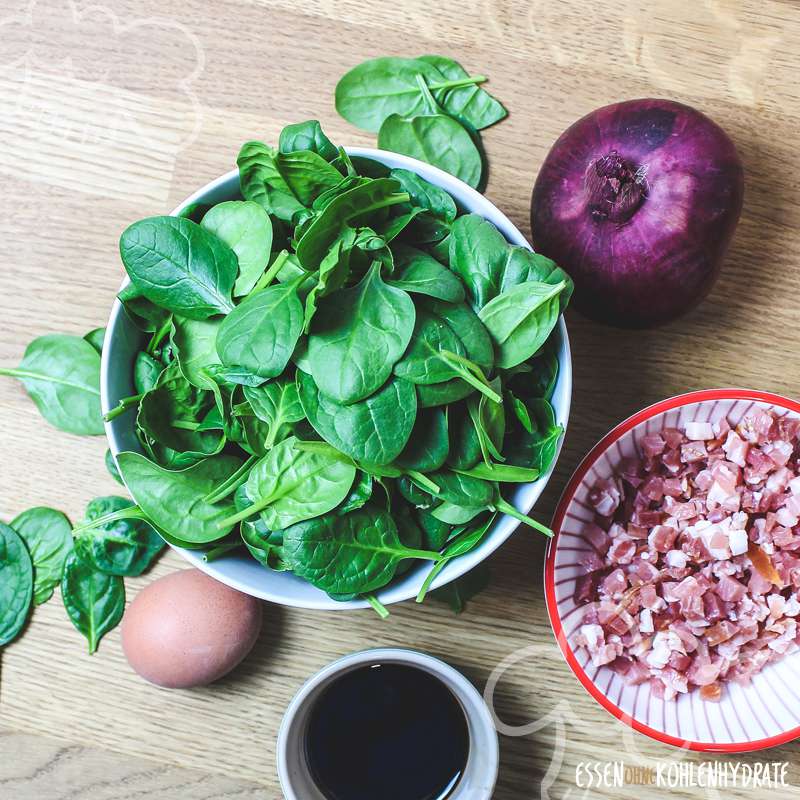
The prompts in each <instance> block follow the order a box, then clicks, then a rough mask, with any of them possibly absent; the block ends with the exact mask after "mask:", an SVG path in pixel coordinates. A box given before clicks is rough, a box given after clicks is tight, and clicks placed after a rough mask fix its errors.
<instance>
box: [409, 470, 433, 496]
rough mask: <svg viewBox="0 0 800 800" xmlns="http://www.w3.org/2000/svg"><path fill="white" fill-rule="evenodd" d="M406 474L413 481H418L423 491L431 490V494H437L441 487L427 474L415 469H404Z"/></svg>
mask: <svg viewBox="0 0 800 800" xmlns="http://www.w3.org/2000/svg"><path fill="white" fill-rule="evenodd" d="M406 475H408V477H409V478H411V480H412V481H414V483H418V484H419V485H420V486H421V487H422V488H423V489H425V491H427V492H431V494H439V492H440V491H441V489H440V488H439V487H438V486H437V485H436V484H435V483H434V482H433V481H432V480H431V479H430V478H429V477H428V476H427V475H423V474H422V473H421V472H417V470H415V469H409V470H407V471H406Z"/></svg>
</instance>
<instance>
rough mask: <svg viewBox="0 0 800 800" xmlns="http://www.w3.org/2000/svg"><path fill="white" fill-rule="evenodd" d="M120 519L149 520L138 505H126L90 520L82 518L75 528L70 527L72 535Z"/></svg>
mask: <svg viewBox="0 0 800 800" xmlns="http://www.w3.org/2000/svg"><path fill="white" fill-rule="evenodd" d="M121 519H143V520H145V522H149V521H150V520H148V519H147V515H146V514H145V513H144V511H142V509H141V508H140V507H139V506H128V507H127V508H121V509H120V510H119V511H110V512H109V513H108V514H103V515H102V516H100V517H95V519H92V520H84V521H83V523H82V524H80V525H78V527H77V528H73V529H72V535H73V536H78V535H80V534H81V533H83V532H84V531H91V530H93V529H94V528H99V527H100V526H102V525H105V524H106V523H107V522H117V521H118V520H121Z"/></svg>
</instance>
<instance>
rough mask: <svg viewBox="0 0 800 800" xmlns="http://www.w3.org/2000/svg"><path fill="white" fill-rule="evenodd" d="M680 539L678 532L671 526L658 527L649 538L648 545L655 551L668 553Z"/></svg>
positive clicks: (651, 532)
mask: <svg viewBox="0 0 800 800" xmlns="http://www.w3.org/2000/svg"><path fill="white" fill-rule="evenodd" d="M677 538H678V531H677V530H675V528H671V527H670V526H669V525H656V526H655V527H654V528H653V529H652V530H651V531H650V535H649V536H648V537H647V543H648V544H649V545H650V547H651V548H652V549H653V550H656V551H658V552H659V553H666V552H667V551H668V550H670V549H671V548H672V546H673V545H674V544H675V540H676V539H677Z"/></svg>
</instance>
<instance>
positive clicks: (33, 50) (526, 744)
mask: <svg viewBox="0 0 800 800" xmlns="http://www.w3.org/2000/svg"><path fill="white" fill-rule="evenodd" d="M0 42H2V46H1V47H0V175H2V195H3V206H2V213H0V265H2V266H1V267H0V364H3V365H11V364H16V363H17V361H18V360H19V358H20V357H21V355H22V352H23V350H24V347H25V345H26V344H27V342H29V341H30V340H31V339H32V338H34V337H35V336H37V335H39V334H42V333H47V332H53V331H63V332H68V333H84V332H85V331H87V330H89V329H90V328H93V327H95V326H97V325H100V324H103V323H104V321H105V320H106V318H107V316H108V312H109V308H110V305H111V303H112V300H113V297H114V293H115V291H116V289H117V287H118V285H119V283H120V281H121V278H122V274H123V270H122V267H121V265H120V263H119V258H118V254H117V240H118V237H119V234H120V232H121V231H122V229H123V228H124V227H125V226H126V225H127V224H128V223H129V222H131V221H132V220H134V219H137V218H139V217H142V216H145V215H149V214H157V213H165V212H168V211H169V210H170V209H171V208H172V207H174V206H175V205H176V204H177V203H178V201H180V200H181V199H182V198H183V197H185V196H187V195H188V194H190V193H191V192H192V191H194V190H195V189H196V188H197V187H199V186H201V185H203V184H204V183H206V182H207V181H209V180H210V179H212V178H214V177H216V176H217V175H219V174H221V173H222V172H224V171H227V170H229V169H230V168H231V167H232V166H233V164H234V161H235V156H236V152H237V150H238V147H239V145H240V143H241V142H243V141H245V140H246V139H249V138H262V139H264V140H266V141H276V139H277V135H278V132H279V131H280V129H281V128H282V127H283V125H284V124H286V123H288V122H294V121H298V120H302V119H306V118H309V117H316V118H319V119H320V120H321V121H322V123H323V125H324V127H325V130H326V131H327V132H328V133H329V135H330V136H331V138H333V139H334V140H335V141H337V142H341V143H346V144H353V145H355V144H372V143H373V142H374V138H373V137H372V136H370V135H367V134H364V133H362V132H360V131H357V130H355V129H353V128H352V127H350V126H349V125H348V124H347V123H345V122H344V121H343V120H341V119H339V118H338V117H337V115H336V113H335V111H334V108H333V89H334V86H335V84H336V81H337V79H338V78H339V77H340V76H341V74H343V73H344V72H345V71H346V70H347V69H348V68H350V67H351V66H353V65H355V64H356V63H358V62H360V61H361V60H363V59H365V58H368V57H372V56H377V55H383V54H405V55H417V54H421V53H423V52H437V53H443V54H447V55H450V56H453V57H455V58H457V59H458V60H459V61H461V62H463V63H464V65H465V66H467V68H469V69H472V70H473V71H478V70H479V71H481V72H484V73H485V74H487V75H489V76H490V79H491V89H492V91H493V92H494V93H495V94H496V95H497V96H498V97H499V98H501V99H502V100H503V102H504V103H505V105H506V106H507V107H508V108H509V109H510V110H511V116H510V117H509V118H508V120H506V121H505V122H503V123H502V124H500V125H498V126H496V127H494V128H492V129H490V130H488V131H487V132H486V133H485V137H484V141H485V144H486V149H487V151H488V155H489V159H490V163H491V175H490V181H489V186H488V191H487V194H488V196H489V198H490V199H491V200H492V201H493V202H495V203H496V204H497V205H499V207H500V208H501V209H503V210H504V211H505V212H506V213H507V214H508V215H509V216H510V217H511V219H512V220H513V221H514V222H515V223H516V224H517V225H518V226H519V227H520V228H521V229H522V230H523V231H528V230H529V224H528V201H529V195H530V190H531V187H532V184H533V181H534V178H535V176H536V172H537V167H538V165H539V164H540V163H541V161H542V159H543V157H544V155H545V154H546V152H547V150H548V148H549V146H550V144H551V143H552V142H553V141H554V139H555V138H556V137H557V136H558V134H559V133H560V132H561V131H562V130H563V129H564V128H565V127H566V126H567V125H569V124H570V123H571V122H573V121H574V120H575V119H577V118H578V117H579V116H581V115H582V114H584V113H586V112H588V111H590V110H591V109H593V108H594V107H596V106H599V105H602V104H605V103H608V102H612V101H616V100H620V99H624V98H632V97H637V96H667V97H671V98H675V99H677V100H681V101H684V102H687V103H690V104H692V105H695V106H697V107H699V108H701V109H703V110H704V111H706V112H707V113H709V114H710V115H711V116H712V117H713V118H714V119H715V120H716V121H717V122H719V123H720V124H721V125H722V126H723V127H724V128H725V129H726V130H727V131H728V132H729V133H730V134H731V136H732V137H733V138H734V140H735V141H736V144H737V146H738V147H739V150H740V153H741V155H742V158H743V160H744V163H745V170H746V182H747V183H746V196H745V206H744V212H743V216H742V221H741V223H740V225H739V229H738V231H737V234H736V237H735V240H734V243H733V247H732V250H731V252H730V254H729V256H728V258H727V260H726V263H725V267H724V271H723V274H722V277H721V279H720V280H719V282H718V283H717V285H716V287H715V289H714V291H713V293H712V295H711V297H710V298H709V299H708V300H707V301H706V302H704V303H703V304H702V305H701V306H700V307H699V308H697V309H696V310H694V311H692V312H691V313H690V314H688V315H687V316H686V317H684V318H683V319H681V320H679V321H678V322H675V323H673V324H672V325H669V326H667V327H665V328H661V329H659V330H654V331H646V332H640V333H636V334H631V333H629V332H623V331H617V330H611V329H608V328H604V327H599V326H597V325H595V324H593V323H589V322H587V321H586V320H584V319H582V318H580V317H579V316H577V315H575V314H573V313H569V314H568V326H569V331H570V336H571V339H572V346H573V354H574V378H575V390H574V399H573V412H572V419H571V423H570V427H569V430H568V433H567V437H566V444H565V447H564V451H563V454H562V456H561V459H560V462H559V465H558V468H557V471H556V474H555V475H554V477H553V479H552V480H551V482H550V485H549V487H548V489H547V491H546V493H545V495H544V496H543V497H542V500H541V501H540V503H539V505H538V507H537V509H536V513H537V514H538V516H539V517H540V518H541V519H547V518H549V516H550V514H551V513H552V509H553V506H554V503H555V500H556V498H557V496H558V493H559V491H560V489H561V487H562V486H563V485H564V483H565V481H566V479H567V477H568V476H569V474H570V473H571V471H572V470H573V468H574V467H575V465H576V464H577V461H578V460H579V458H580V457H581V456H582V455H583V454H584V453H585V452H586V450H587V449H588V448H589V447H590V446H591V445H592V444H593V443H594V442H595V441H596V440H597V439H598V438H599V437H600V436H602V435H603V434H604V433H605V432H606V431H607V430H608V429H609V428H610V427H612V426H613V425H614V424H615V423H617V422H618V421H620V420H621V419H622V418H624V417H625V416H627V415H629V414H630V413H632V412H634V411H636V410H637V409H639V408H641V407H642V406H644V405H646V404H648V403H651V402H653V401H656V400H659V399H661V398H664V397H666V396H669V395H673V394H676V393H679V392H683V391H687V390H691V389H699V388H705V387H717V386H728V385H739V386H746V387H752V388H758V389H767V390H772V391H777V392H780V393H784V394H788V395H794V396H796V395H797V393H798V380H800V366H798V360H797V352H798V342H799V341H800V333H798V304H797V297H798V293H800V278H799V277H798V275H799V273H798V269H797V263H798V250H800V202H799V198H798V189H797V187H798V178H799V177H800V148H798V146H797V134H798V130H799V129H800V83H799V82H798V80H797V76H798V52H800V5H798V3H796V2H794V0H786V1H785V2H780V1H779V0H760V1H759V2H755V1H753V2H750V1H749V0H748V1H747V2H745V1H742V2H739V1H738V0H691V1H689V0H687V2H683V1H682V0H672V1H671V2H653V1H652V0H650V1H649V2H636V1H635V0H618V2H616V3H613V4H609V3H605V2H603V3H600V2H587V0H560V2H554V1H553V0H518V1H517V0H513V1H512V0H509V1H508V2H502V1H501V0H467V1H466V2H465V0H439V2H436V3H428V2H422V0H406V2H404V3H389V2H383V1H382V0H306V1H305V2H304V3H302V4H300V3H296V2H293V0H258V1H256V0H217V2H214V3H208V2H202V0H183V2H176V1H175V0H159V1H158V2H155V0H139V2H133V0H114V3H113V4H112V3H108V4H106V5H103V4H102V2H101V3H100V4H96V3H94V4H91V5H90V4H88V3H85V4H78V5H74V4H73V3H71V2H68V0H63V2H58V1H57V0H53V2H44V0H39V2H33V3H31V2H30V0H5V2H4V3H3V4H2V13H1V14H0ZM0 430H2V434H0V436H1V437H2V438H0V442H1V444H0V518H2V519H9V518H11V517H13V516H14V515H16V514H17V513H18V512H20V511H21V510H23V509H25V508H27V507H29V506H32V505H41V504H47V505H51V506H54V507H56V508H61V509H63V510H64V511H66V512H67V513H68V514H69V515H70V516H71V517H72V518H73V519H77V518H79V517H80V515H81V513H82V509H83V507H84V506H85V504H86V502H87V501H88V500H89V499H90V498H91V497H93V496H96V495H100V494H111V493H114V492H115V491H117V489H118V487H116V485H115V484H114V483H113V482H112V481H111V478H110V477H108V475H107V474H106V472H105V468H104V466H103V452H104V450H105V442H104V441H103V440H102V438H99V437H98V438H83V439H82V438H76V437H73V436H69V435H67V434H62V433H59V432H57V431H54V430H53V429H51V428H50V427H49V426H48V425H47V424H46V423H45V422H44V421H43V420H42V419H41V418H40V417H39V415H38V413H37V412H36V409H35V408H34V406H33V404H32V403H31V401H30V400H29V398H28V397H27V396H26V395H25V393H24V391H23V390H22V388H21V387H20V386H19V385H18V384H17V383H16V382H13V381H10V380H7V379H4V380H0ZM543 553H544V543H543V541H542V539H541V538H540V537H538V536H537V535H536V534H535V533H533V532H532V531H530V530H527V529H520V530H519V531H518V532H517V533H516V535H515V536H514V537H513V538H512V539H511V540H510V541H509V542H508V543H507V544H506V545H505V546H504V547H503V548H502V549H501V550H500V551H499V552H498V553H496V554H495V556H493V557H492V559H491V566H492V571H493V582H492V585H491V588H490V589H489V590H487V591H486V592H485V593H484V594H482V595H481V596H480V597H479V598H477V599H476V600H475V601H474V602H472V603H470V605H469V608H468V610H467V611H466V612H465V613H464V614H463V615H461V616H460V617H454V616H452V615H451V613H450V612H449V610H447V609H445V608H443V607H441V606H439V605H436V604H434V603H430V604H427V605H425V606H422V607H418V606H416V605H415V604H413V603H405V604H402V605H401V606H395V607H392V615H391V617H390V619H389V620H387V621H385V622H382V621H380V620H379V619H378V618H377V617H376V616H375V615H374V614H373V613H372V612H371V611H364V612H351V613H315V612H311V611H299V610H292V609H284V608H279V607H275V606H270V607H268V608H266V609H265V610H266V614H265V617H266V624H265V626H264V631H263V634H262V636H261V638H260V640H259V642H258V644H257V646H256V648H255V650H254V651H253V653H252V654H251V655H250V657H249V658H248V659H247V660H246V661H245V662H244V663H243V664H242V665H241V667H239V668H238V669H237V670H236V671H235V672H233V673H232V674H231V675H229V676H228V677H226V678H225V679H223V680H222V681H220V682H219V683H218V684H216V685H214V686H212V687H209V688H205V689H197V690H191V691H166V690H162V689H157V688H155V687H152V686H150V685H148V684H146V683H144V682H143V681H141V680H140V679H138V678H137V677H136V676H135V675H134V674H133V673H132V672H131V670H130V669H129V667H128V666H127V664H126V662H125V660H124V658H123V656H122V653H121V649H120V641H119V633H118V631H115V632H113V633H112V634H110V635H109V636H107V637H106V638H105V639H104V640H103V642H102V644H101V646H100V649H99V652H98V653H97V654H96V655H94V656H92V657H90V656H89V655H88V654H87V653H86V648H85V643H84V642H83V640H82V639H81V637H80V636H79V635H78V633H77V632H76V631H75V630H74V629H73V628H72V626H71V625H70V623H69V622H68V620H67V618H66V615H65V613H64V610H63V608H62V607H61V604H60V602H59V600H58V597H56V598H55V599H54V600H53V601H51V602H50V603H48V604H47V605H45V606H42V607H40V608H37V609H36V612H35V614H34V615H33V619H32V621H31V623H30V625H29V626H28V629H27V630H26V631H25V634H24V636H23V637H22V638H21V639H19V640H18V641H17V642H16V643H14V644H13V645H12V646H10V647H9V648H7V649H6V650H4V651H3V653H2V663H1V664H0V726H2V727H3V729H4V733H3V735H2V736H0V797H3V798H10V800H18V799H21V798H24V799H26V800H27V798H31V799H33V798H36V799H37V800H39V798H43V799H49V798H67V797H69V798H84V797H87V798H88V797H92V798H122V797H125V798H131V797H145V796H146V797H151V798H165V799H166V798H173V797H176V798H177V797H181V798H183V797H198V798H204V797H215V798H218V797H237V798H249V797H267V798H270V800H272V798H279V797H280V789H279V787H278V783H277V777H276V773H275V734H276V731H277V727H278V724H279V722H280V719H281V715H282V712H283V710H284V708H285V707H286V704H287V703H288V702H289V700H290V698H291V697H292V695H293V694H294V692H295V691H296V690H297V689H298V688H299V687H300V685H301V684H302V682H303V681H304V679H305V678H306V677H307V676H309V675H310V674H311V673H313V672H314V671H315V670H317V669H318V668H320V667H321V666H323V665H324V664H325V663H327V662H329V661H331V660H332V659H334V658H336V657H338V656H340V655H342V654H344V653H347V652H350V651H354V650H358V649H360V648H365V647H370V646H373V645H402V646H409V647H415V648H418V649H421V650H425V651H427V652H430V653H433V654H434V655H437V656H441V657H442V658H445V659H446V660H448V661H450V662H451V663H453V664H454V665H456V666H457V667H459V668H461V669H463V671H464V672H465V673H466V674H467V675H468V676H469V677H470V678H471V679H473V680H474V682H475V683H476V685H477V686H478V687H479V688H483V686H484V684H485V682H486V679H487V677H488V675H489V674H490V673H491V672H492V670H493V669H494V668H495V667H496V666H497V665H498V664H499V663H500V662H501V661H503V659H505V658H506V657H508V656H509V655H511V654H513V653H515V652H517V651H519V650H521V649H522V648H529V649H528V650H526V651H525V653H524V657H523V658H522V659H521V660H520V661H519V662H517V663H516V664H515V665H514V666H513V667H512V668H510V669H509V670H508V671H507V672H506V673H505V674H504V675H503V677H502V679H501V681H500V683H499V686H498V693H497V703H496V707H497V712H498V714H499V715H500V717H501V718H502V719H503V720H504V721H505V722H506V723H508V724H513V725H525V724H528V723H533V722H538V725H535V726H532V727H535V728H536V730H535V731H533V732H531V733H529V734H528V735H525V736H517V737H514V736H502V737H501V752H502V764H501V773H500V779H499V784H498V788H497V792H496V797H497V798H498V800H521V799H523V798H538V797H552V798H564V797H578V796H583V795H582V792H581V791H579V790H577V789H576V787H575V766H576V764H577V763H578V762H580V761H583V760H587V759H589V760H607V759H615V758H624V760H625V761H626V763H627V764H629V765H643V766H652V765H653V764H655V762H656V761H657V760H669V759H674V760H689V761H693V762H700V761H702V760H705V759H706V756H702V755H698V754H687V753H683V752H680V751H676V750H674V749H671V748H668V747H667V746H663V745H659V744H657V743H655V742H653V741H650V740H649V739H647V738H645V737H643V736H641V735H638V734H634V733H632V732H631V731H630V730H629V729H627V728H626V727H625V726H623V725H621V724H619V723H618V722H616V721H614V720H613V719H612V718H611V717H609V716H608V715H607V714H606V713H605V712H604V711H603V710H602V709H600V708H599V706H597V705H596V704H595V703H594V701H593V700H591V699H590V698H589V697H588V695H586V694H585V693H584V691H583V689H582V688H580V686H579V685H578V683H577V681H576V680H575V679H574V677H573V676H572V674H571V673H570V672H569V670H568V669H567V667H566V666H565V665H564V664H563V663H562V661H561V659H560V657H559V655H558V652H557V649H556V646H555V644H554V642H553V639H552V634H551V632H550V628H549V625H548V623H547V619H546V613H545V605H544V598H543V592H542V557H543ZM181 566H182V562H181V560H180V558H179V557H178V556H176V555H175V554H172V553H169V554H167V555H166V556H165V557H163V558H162V559H161V561H160V563H159V564H158V566H157V567H156V568H155V569H154V570H153V572H152V573H151V574H150V575H148V576H145V577H143V578H140V579H136V580H128V581H126V584H127V589H128V597H129V599H130V598H131V597H133V596H134V595H135V593H136V592H137V591H138V590H139V589H140V588H141V587H142V586H144V585H146V584H147V583H148V581H150V580H152V578H153V577H157V576H159V575H163V574H166V573H168V572H170V571H171V570H175V569H178V568H180V567H181ZM799 754H800V747H799V746H798V745H797V744H796V743H795V744H792V745H786V746H784V747H782V748H778V749H775V750H773V751H770V752H769V753H766V754H761V755H758V754H754V755H750V756H742V757H733V758H732V759H730V760H744V761H748V762H753V761H756V760H770V761H791V762H793V767H792V769H791V770H790V774H789V779H790V781H791V782H792V783H793V784H795V786H796V785H797V784H800V769H798V766H797V761H798V755H799ZM648 793H650V794H648ZM796 794H797V789H793V790H789V789H785V790H779V791H775V792H770V793H769V794H768V796H769V797H775V798H783V797H794V796H796ZM651 795H652V796H653V797H658V796H666V795H667V792H666V791H665V790H654V789H653V790H642V788H641V787H637V786H626V787H625V788H623V789H607V790H603V791H595V792H591V793H588V794H586V795H585V796H587V797H588V796H591V797H595V796H598V797H600V796H602V797H609V798H639V797H649V796H651ZM726 795H727V796H730V797H737V798H756V797H761V796H762V795H763V793H762V792H760V791H751V792H748V791H744V790H742V791H740V792H738V793H737V792H730V791H729V792H727V793H726ZM673 796H675V797H700V796H704V794H703V792H702V791H700V790H686V791H683V792H674V793H673ZM711 796H712V795H709V797H711Z"/></svg>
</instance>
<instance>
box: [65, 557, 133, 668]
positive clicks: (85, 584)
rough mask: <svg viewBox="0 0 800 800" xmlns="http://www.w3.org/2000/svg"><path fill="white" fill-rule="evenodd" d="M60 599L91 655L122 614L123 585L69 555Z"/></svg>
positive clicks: (120, 580)
mask: <svg viewBox="0 0 800 800" xmlns="http://www.w3.org/2000/svg"><path fill="white" fill-rule="evenodd" d="M61 597H62V599H63V600H64V608H65V609H66V611H67V616H68V617H69V618H70V621H71V622H72V624H73V625H74V626H75V628H76V630H78V631H79V632H80V633H81V634H83V636H85V637H86V641H87V642H88V643H89V652H90V653H94V652H95V650H97V645H98V643H99V642H100V640H101V639H102V638H103V636H105V635H106V634H107V633H108V632H109V631H110V630H113V629H114V628H115V627H116V626H117V624H118V623H119V621H120V620H121V619H122V614H123V611H124V610H125V584H124V583H123V581H122V578H120V577H119V576H117V575H107V574H106V573H104V572H100V571H99V570H97V569H95V568H94V567H93V566H91V565H89V564H87V563H86V562H84V561H82V560H81V559H80V558H79V557H78V555H77V554H76V553H72V554H70V556H69V558H68V559H67V561H66V564H65V565H64V575H63V577H62V579H61Z"/></svg>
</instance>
